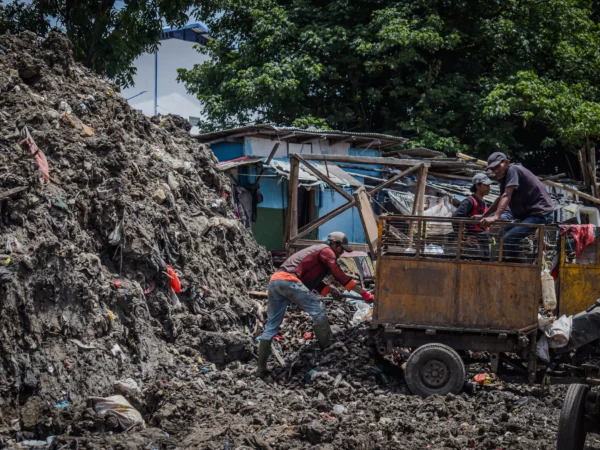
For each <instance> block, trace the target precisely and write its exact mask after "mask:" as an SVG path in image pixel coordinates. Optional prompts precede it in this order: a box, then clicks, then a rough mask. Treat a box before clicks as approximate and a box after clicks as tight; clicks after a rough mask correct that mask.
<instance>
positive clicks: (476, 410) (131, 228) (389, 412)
mask: <svg viewBox="0 0 600 450" xmlns="http://www.w3.org/2000/svg"><path fill="white" fill-rule="evenodd" d="M188 130H189V124H188V123H187V122H184V121H183V120H181V119H179V118H177V117H171V116H166V117H157V118H153V119H149V118H146V117H144V116H143V115H141V114H139V113H137V112H135V111H134V110H132V109H131V108H130V107H129V106H128V105H127V102H126V100H125V99H124V98H122V97H121V96H120V94H119V93H118V89H117V88H116V87H115V86H113V85H111V84H109V83H106V82H105V81H103V80H101V79H99V78H97V77H96V76H94V75H93V74H92V73H90V72H89V71H87V70H86V69H85V68H83V67H82V66H80V65H78V64H76V63H75V62H74V61H73V57H72V53H71V44H70V43H69V41H68V40H66V39H65V38H64V37H62V36H60V35H58V34H54V33H53V34H50V36H49V37H48V38H47V39H45V40H40V39H39V38H37V37H36V36H35V35H33V34H30V33H23V34H20V35H16V36H7V35H5V36H0V336H1V337H0V448H11V449H12V448H39V449H42V448H47V449H53V450H57V449H107V450H108V449H150V450H158V449H176V448H177V449H225V450H227V449H322V450H325V449H417V448H419V449H424V448H432V449H441V448H450V449H462V448H477V449H535V448H539V449H551V448H554V445H555V433H556V428H557V421H558V415H559V412H560V408H561V406H562V398H563V395H564V392H565V390H566V389H565V388H561V387H551V388H549V389H546V391H544V392H542V389H541V387H539V386H538V387H529V386H523V385H511V384H504V383H497V384H492V385H490V386H483V387H479V388H475V389H467V390H466V391H465V392H464V393H462V394H460V395H458V396H454V395H448V396H446V397H443V398H442V397H431V398H427V399H421V398H419V397H416V396H412V395H409V392H408V390H407V388H406V385H405V383H404V380H403V375H402V371H401V369H400V368H399V367H398V366H397V365H395V364H392V363H391V362H390V361H387V360H381V359H377V358H374V357H373V355H372V353H371V349H370V347H369V346H368V345H367V338H366V335H367V328H368V326H367V325H366V324H360V325H354V324H352V317H353V315H354V312H355V310H356V308H355V306H353V305H351V304H349V303H346V302H344V301H338V302H333V301H331V302H327V304H326V307H327V311H328V315H329V317H330V319H331V321H332V323H333V324H334V330H335V341H334V342H335V343H334V345H332V346H331V347H330V348H329V349H327V350H325V351H321V350H320V349H319V348H318V345H317V344H316V341H315V340H314V338H313V337H312V336H310V335H305V333H306V332H308V333H310V331H311V329H310V320H309V318H308V316H306V315H305V314H304V313H301V312H299V311H296V310H294V309H293V308H291V309H290V311H288V314H287V316H286V317H287V318H286V321H285V322H284V324H283V325H282V328H281V339H280V340H278V341H277V342H276V349H277V350H278V354H279V356H280V358H276V357H272V359H271V362H270V364H271V367H272V369H273V372H272V376H271V377H269V378H267V379H265V380H261V379H257V378H255V377H254V376H253V375H252V372H253V370H254V368H255V364H256V362H255V354H256V344H255V338H256V336H257V335H258V334H260V332H261V329H262V324H263V323H264V318H265V314H266V312H265V311H266V302H265V300H264V299H260V298H253V297H251V296H250V295H249V291H251V290H253V289H262V290H264V289H265V286H266V282H267V280H268V276H269V275H270V273H271V272H272V270H273V268H272V265H271V261H270V256H269V255H268V253H267V252H266V251H265V250H264V248H262V247H260V246H259V245H257V243H256V242H255V240H254V238H253V237H252V234H251V233H250V232H249V231H248V230H246V229H245V228H244V227H243V226H241V225H240V222H239V221H238V220H237V218H236V215H235V213H234V210H233V207H232V204H231V194H232V192H231V186H230V183H229V181H228V180H227V178H226V177H225V176H224V175H223V174H221V173H219V172H217V171H216V170H215V163H216V161H215V158H214V156H213V155H212V153H211V152H210V151H209V150H208V149H207V148H205V147H204V146H202V145H200V144H198V143H197V142H196V141H195V140H194V139H193V138H191V137H190V136H189V134H188ZM27 133H29V140H26V139H25V138H27V137H28V135H27ZM38 149H39V151H38ZM46 161H47V170H46ZM167 267H169V268H172V270H174V271H175V274H176V275H177V278H178V279H179V281H180V284H181V290H180V292H178V293H176V292H175V290H176V289H175V287H176V280H175V281H173V280H172V278H173V273H171V274H170V277H171V278H169V276H167V275H168V274H169V269H168V268H167ZM177 290H179V289H177ZM119 382H121V384H119ZM123 383H124V384H123ZM132 383H133V384H132ZM123 386H125V388H124V387H123ZM471 387H472V386H471ZM115 394H122V395H124V397H125V398H126V399H127V400H128V401H129V403H130V404H131V406H132V407H133V408H135V410H137V411H139V413H140V414H141V416H142V418H143V420H144V424H137V425H134V426H133V427H127V429H125V430H124V429H123V428H125V427H123V426H122V425H121V424H120V422H119V420H118V416H117V415H115V414H112V413H108V414H104V415H102V414H99V413H98V412H97V411H96V410H95V409H94V407H93V405H94V400H93V399H92V397H108V396H112V395H115ZM588 442H589V443H590V445H591V447H590V448H600V443H599V442H598V440H596V439H595V438H594V437H590V439H589V440H588ZM594 446H595V447H594Z"/></svg>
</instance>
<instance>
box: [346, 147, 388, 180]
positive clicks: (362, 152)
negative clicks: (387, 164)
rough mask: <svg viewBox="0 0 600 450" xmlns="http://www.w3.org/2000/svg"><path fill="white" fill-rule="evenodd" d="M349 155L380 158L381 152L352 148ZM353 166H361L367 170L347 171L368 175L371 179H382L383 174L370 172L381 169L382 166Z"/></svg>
mask: <svg viewBox="0 0 600 450" xmlns="http://www.w3.org/2000/svg"><path fill="white" fill-rule="evenodd" d="M348 154H349V155H350V156H372V157H378V156H380V154H379V150H373V149H370V148H369V149H364V148H350V149H349V150H348ZM352 165H353V166H360V167H364V168H365V169H364V170H362V169H345V170H348V171H349V172H352V173H361V174H363V175H367V176H369V177H378V178H381V173H380V172H375V171H373V170H369V169H381V166H376V165H371V164H354V163H353V164H352Z"/></svg>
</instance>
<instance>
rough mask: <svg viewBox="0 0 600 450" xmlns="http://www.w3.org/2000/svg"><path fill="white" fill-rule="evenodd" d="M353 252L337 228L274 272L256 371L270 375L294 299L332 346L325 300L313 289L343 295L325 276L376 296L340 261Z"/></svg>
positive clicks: (321, 340)
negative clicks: (270, 363) (271, 360)
mask: <svg viewBox="0 0 600 450" xmlns="http://www.w3.org/2000/svg"><path fill="white" fill-rule="evenodd" d="M344 251H346V252H351V251H352V248H350V246H349V245H348V238H347V237H346V235H345V234H344V233H342V232H339V231H336V232H333V233H331V234H330V235H329V236H328V237H327V242H326V243H324V244H317V245H313V246H311V247H308V248H305V249H304V250H302V251H300V252H298V253H294V254H293V255H292V256H290V257H289V258H288V259H287V260H286V261H285V262H284V263H283V264H282V266H281V267H280V268H279V270H278V271H277V272H275V273H274V274H273V276H272V277H271V280H270V281H269V287H268V295H269V304H268V318H267V324H266V325H265V329H264V331H263V333H262V335H261V336H260V338H259V346H258V368H257V370H256V374H257V375H258V376H261V377H262V376H264V375H266V374H267V360H268V358H269V355H270V353H271V341H272V339H273V337H275V335H276V334H277V329H278V328H279V325H281V322H282V321H283V315H284V314H285V310H286V308H287V306H288V304H289V303H290V302H292V303H295V304H296V305H297V306H299V307H300V308H301V309H302V310H304V311H305V312H307V313H308V314H309V315H310V316H311V318H312V320H313V330H314V332H315V336H316V337H317V340H318V341H319V345H320V346H321V347H322V348H326V347H328V346H329V343H330V341H331V327H330V326H329V321H328V320H327V315H326V314H325V311H324V310H323V307H322V305H321V302H320V301H319V299H318V298H317V296H316V295H315V294H313V290H315V291H317V292H319V293H320V294H321V295H322V296H326V295H327V294H331V295H332V297H334V298H339V295H340V293H339V292H338V291H337V289H335V288H332V287H331V286H328V285H326V284H325V283H323V279H324V278H325V277H326V276H327V275H329V274H332V275H333V277H334V278H335V279H336V281H337V282H338V283H340V284H341V285H342V286H344V287H345V288H346V289H347V290H352V291H354V292H356V293H358V294H360V295H361V296H362V298H363V300H364V301H365V302H367V303H371V302H373V300H374V297H373V295H372V294H370V293H369V292H367V291H365V290H364V289H362V288H361V287H360V286H358V285H357V284H356V282H355V281H354V280H353V279H352V278H350V277H349V276H348V275H346V274H345V273H344V271H343V270H342V268H341V267H340V266H339V264H338V263H337V259H338V258H339V257H340V256H341V255H342V253H344Z"/></svg>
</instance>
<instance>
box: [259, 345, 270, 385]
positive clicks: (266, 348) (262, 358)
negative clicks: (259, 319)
mask: <svg viewBox="0 0 600 450" xmlns="http://www.w3.org/2000/svg"><path fill="white" fill-rule="evenodd" d="M270 354H271V341H270V340H269V341H266V340H263V339H259V342H258V367H257V368H256V375H257V376H259V377H261V378H262V377H264V376H265V375H267V374H268V373H269V372H268V371H267V361H268V360H269V355H270Z"/></svg>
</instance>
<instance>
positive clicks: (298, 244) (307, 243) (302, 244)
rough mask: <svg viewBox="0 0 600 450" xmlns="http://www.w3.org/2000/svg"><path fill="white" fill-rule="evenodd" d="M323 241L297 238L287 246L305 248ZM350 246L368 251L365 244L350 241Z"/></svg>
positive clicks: (361, 250) (356, 249)
mask: <svg viewBox="0 0 600 450" xmlns="http://www.w3.org/2000/svg"><path fill="white" fill-rule="evenodd" d="M322 243H323V241H315V240H312V239H298V240H296V241H294V242H290V243H289V246H290V247H292V248H306V247H310V246H311V245H316V244H322ZM350 246H351V247H352V248H353V249H354V250H355V251H357V252H365V253H368V252H369V251H370V249H369V246H368V245H367V244H356V243H354V242H350Z"/></svg>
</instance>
